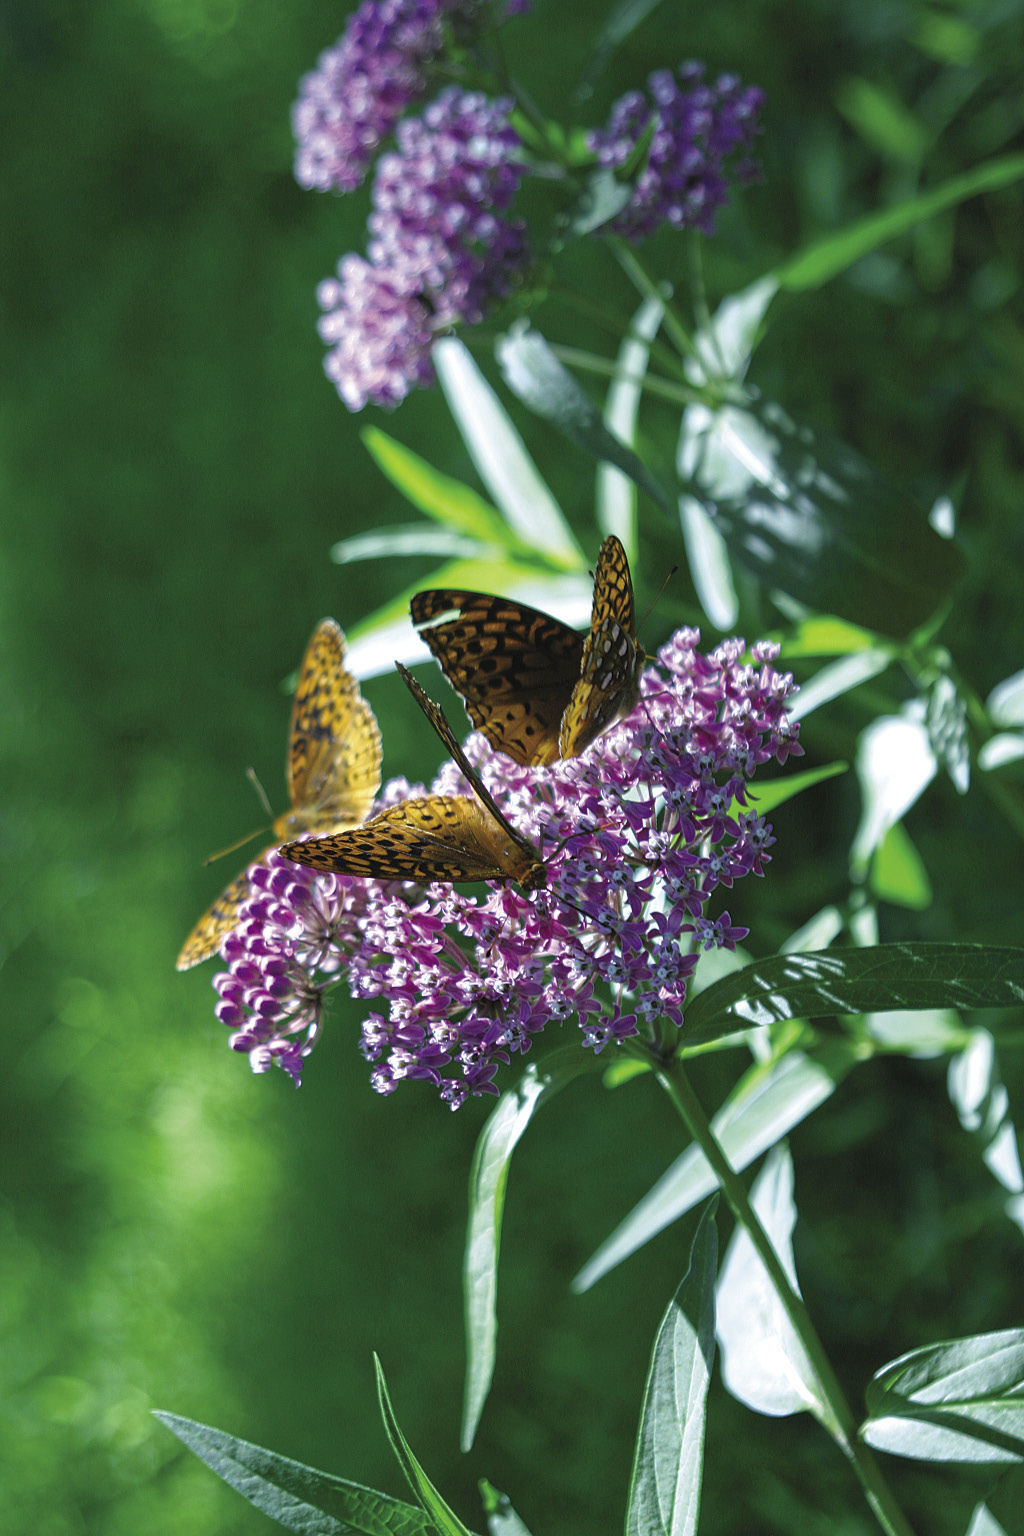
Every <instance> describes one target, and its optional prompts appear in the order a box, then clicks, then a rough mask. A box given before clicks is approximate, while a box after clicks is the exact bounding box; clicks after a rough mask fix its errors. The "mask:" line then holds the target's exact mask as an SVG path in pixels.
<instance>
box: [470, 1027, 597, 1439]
mask: <svg viewBox="0 0 1024 1536" xmlns="http://www.w3.org/2000/svg"><path fill="white" fill-rule="evenodd" d="M598 1069H599V1067H598V1063H597V1062H596V1060H595V1059H594V1058H593V1057H588V1056H585V1055H584V1054H583V1053H582V1052H581V1051H579V1050H577V1049H570V1050H564V1051H556V1052H554V1053H552V1055H551V1056H549V1057H548V1058H547V1060H546V1061H544V1062H543V1063H541V1064H540V1065H538V1064H537V1063H534V1062H531V1063H530V1065H529V1066H528V1067H527V1069H526V1071H525V1072H524V1073H523V1076H522V1078H521V1079H520V1081H519V1083H518V1084H517V1086H516V1087H515V1088H513V1089H510V1090H509V1091H508V1092H506V1093H504V1094H502V1096H501V1098H500V1099H499V1100H498V1103H497V1105H496V1106H495V1108H494V1110H493V1112H492V1113H491V1115H490V1118H489V1119H488V1121H487V1124H486V1125H485V1126H484V1128H483V1130H482V1131H481V1132H480V1137H479V1139H478V1141H477V1144H476V1151H475V1152H474V1154H473V1166H472V1168H471V1169H470V1175H469V1223H468V1225H467V1228H466V1252H465V1256H464V1258H463V1263H462V1286H463V1304H464V1307H465V1317H466V1390H465V1397H464V1402H463V1411H462V1439H461V1443H462V1449H463V1450H464V1451H468V1450H469V1448H470V1446H471V1445H472V1444H473V1437H474V1436H475V1434H476V1430H477V1425H478V1424H479V1422H480V1415H481V1413H482V1412H483V1407H484V1403H485V1402H486V1401H487V1394H488V1392H489V1391H490V1386H491V1378H492V1377H493V1375H494V1358H495V1351H496V1348H497V1337H498V1314H497V1305H496V1302H497V1294H498V1254H499V1252H500V1249H501V1222H502V1217H503V1215H504V1211H505V1184H506V1181H507V1179H508V1170H509V1164H510V1162H511V1160H512V1153H513V1152H514V1151H515V1149H516V1146H517V1145H518V1143H519V1140H520V1138H521V1137H522V1135H523V1132H524V1131H525V1130H526V1127H527V1126H528V1125H529V1123H530V1121H531V1120H532V1119H533V1116H534V1114H535V1113H536V1111H537V1110H538V1109H539V1108H540V1106H541V1105H542V1104H544V1103H546V1102H547V1101H548V1100H549V1099H551V1098H553V1097H554V1095H555V1094H556V1093H558V1092H559V1091H560V1090H561V1089H562V1088H564V1087H565V1086H566V1085H567V1084H568V1083H571V1082H572V1081H573V1080H574V1079H575V1078H577V1077H580V1076H582V1075H583V1074H584V1073H586V1072H592V1071H595V1070H598Z"/></svg>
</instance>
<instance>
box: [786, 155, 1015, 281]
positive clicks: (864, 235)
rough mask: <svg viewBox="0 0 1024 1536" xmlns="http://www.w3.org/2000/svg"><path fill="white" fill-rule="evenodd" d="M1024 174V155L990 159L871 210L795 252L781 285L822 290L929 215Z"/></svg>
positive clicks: (1009, 184)
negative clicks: (895, 202)
mask: <svg viewBox="0 0 1024 1536" xmlns="http://www.w3.org/2000/svg"><path fill="white" fill-rule="evenodd" d="M1022 177H1024V155H1006V156H1004V157H1003V158H1001V159H999V160H989V161H987V162H986V163H985V164H984V165H979V166H978V167H977V168H976V169H975V170H973V171H967V172H965V174H964V175H962V176H954V177H952V178H951V179H950V180H949V181H946V182H943V183H942V184H941V185H940V186H938V187H932V188H931V189H930V190H929V191H927V192H922V193H921V194H920V195H919V196H918V197H912V198H908V199H907V200H906V201H905V202H902V203H897V204H896V206H895V207H894V208H883V209H882V211H881V212H880V213H872V214H868V216H867V217H866V218H863V219H860V220H858V221H857V223H855V224H850V225H848V226H847V227H846V228H845V229H841V230H839V231H838V232H837V233H835V234H833V235H827V236H826V237H825V238H824V239H823V240H821V241H819V242H818V243H817V244H816V245H813V246H811V247H810V248H809V249H807V250H805V251H802V252H800V254H798V255H797V256H794V257H793V259H792V260H791V261H788V262H786V263H785V265H784V266H782V267H780V268H779V269H778V271H777V272H776V274H775V275H776V276H777V278H778V280H779V283H780V285H781V286H782V287H783V288H788V289H801V288H818V287H820V285H821V284H822V283H827V282H828V281H829V280H830V279H831V278H833V277H837V276H838V275H839V273H840V272H845V270H846V269H847V267H850V266H852V265H853V263H854V262H855V261H859V260H860V258H861V257H862V256H866V255H867V253H868V252H869V251H873V250H875V249H876V248H877V247H878V246H880V245H884V244H886V242H887V241H889V240H895V239H896V238H897V236H899V235H902V234H905V233H906V232H907V230H908V229H913V227H914V225H915V224H919V223H921V222H922V221H923V220H924V219H931V218H934V217H935V215H936V214H937V213H942V212H943V210H944V209H946V208H953V207H955V206H956V204H957V203H962V202H965V201H966V200H967V199H968V198H969V197H976V196H978V194H979V193H982V192H994V191H998V189H999V188H1000V187H1008V186H1012V185H1013V183H1014V182H1015V181H1019V180H1021V178H1022Z"/></svg>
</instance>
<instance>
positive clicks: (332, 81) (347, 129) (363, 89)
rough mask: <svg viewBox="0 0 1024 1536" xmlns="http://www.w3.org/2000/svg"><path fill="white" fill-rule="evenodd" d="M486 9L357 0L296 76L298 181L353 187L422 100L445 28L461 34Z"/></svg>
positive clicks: (478, 22)
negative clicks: (331, 41) (312, 62)
mask: <svg viewBox="0 0 1024 1536" xmlns="http://www.w3.org/2000/svg"><path fill="white" fill-rule="evenodd" d="M514 8H516V7H509V8H508V9H509V10H510V11H511V10H512V9H514ZM493 10H494V7H493V6H492V7H488V6H487V5H486V4H482V3H481V0H363V3H362V5H360V7H359V9H358V10H357V11H356V12H355V13H354V14H353V16H352V17H351V18H350V20H349V23H348V26H347V27H346V28H345V32H344V34H343V36H342V37H340V38H339V39H338V42H337V43H336V44H335V46H334V47H333V48H328V49H326V50H325V51H324V52H323V53H322V54H321V55H320V58H319V59H318V61H317V67H316V69H314V70H312V71H311V72H310V73H309V74H308V75H306V76H304V77H303V79H302V80H301V81H300V82H299V99H298V101H297V102H296V103H295V105H294V107H293V108H292V131H293V132H294V134H295V141H296V152H295V179H296V181H297V182H298V183H299V186H300V187H305V188H307V189H308V190H312V189H315V190H316V191H318V192H351V191H352V190H353V189H354V188H355V187H358V186H359V184H360V182H361V181H362V179H363V177H364V176H365V175H366V170H367V167H368V166H369V164H370V162H371V160H372V159H373V157H374V155H375V153H376V152H377V149H378V148H379V146H380V145H381V144H382V143H383V141H384V140H385V139H386V138H387V136H388V134H389V133H390V132H391V130H392V129H393V128H394V126H395V124H396V122H397V121H398V119H399V118H400V117H401V115H402V113H403V112H404V111H405V109H406V107H408V106H411V105H412V104H413V103H414V102H416V101H419V100H421V99H422V97H423V95H424V93H425V91H426V89H427V85H428V81H429V74H430V69H431V66H432V65H433V64H435V63H437V62H439V61H440V60H441V59H442V58H443V56H444V55H445V53H446V51H447V48H448V35H447V32H448V31H449V30H450V32H451V33H453V34H454V35H455V37H456V38H457V39H459V40H461V41H468V40H469V39H471V38H472V36H473V34H474V32H475V31H477V30H479V29H480V27H481V26H482V25H483V24H484V22H485V21H486V18H487V15H488V12H489V11H493Z"/></svg>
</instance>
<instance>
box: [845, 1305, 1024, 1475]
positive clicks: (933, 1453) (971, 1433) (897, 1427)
mask: <svg viewBox="0 0 1024 1536" xmlns="http://www.w3.org/2000/svg"><path fill="white" fill-rule="evenodd" d="M867 1405H868V1410H869V1417H868V1418H867V1419H866V1420H865V1422H864V1424H863V1425H862V1426H861V1435H862V1437H863V1438H864V1439H865V1440H866V1441H867V1442H868V1444H869V1445H873V1446H874V1447H875V1448H876V1449H877V1450H882V1451H890V1452H891V1453H892V1454H893V1455H897V1456H912V1457H914V1458H915V1459H917V1460H919V1461H954V1462H981V1463H1005V1462H1022V1461H1024V1329H1020V1328H1008V1329H1005V1330H1003V1331H1001V1332H999V1333H983V1334H976V1335H974V1336H973V1337H971V1338H966V1339H953V1340H952V1341H950V1342H949V1343H943V1344H929V1345H926V1346H925V1347H924V1348H923V1349H914V1350H911V1351H910V1353H909V1354H906V1355H901V1356H900V1358H899V1359H898V1360H894V1361H893V1362H892V1363H891V1364H890V1365H887V1366H885V1367H883V1369H882V1370H880V1371H878V1372H877V1373H876V1374H875V1375H874V1376H873V1377H872V1379H871V1381H870V1382H869V1383H868V1389H867Z"/></svg>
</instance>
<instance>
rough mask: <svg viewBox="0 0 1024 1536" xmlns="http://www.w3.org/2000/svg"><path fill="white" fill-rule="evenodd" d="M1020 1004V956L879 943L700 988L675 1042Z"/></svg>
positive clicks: (762, 966)
mask: <svg viewBox="0 0 1024 1536" xmlns="http://www.w3.org/2000/svg"><path fill="white" fill-rule="evenodd" d="M1021 1003H1024V949H1011V948H1009V947H1005V948H1004V947H1002V946H997V945H990V944H931V943H904V944H879V945H877V946H876V947H875V948H873V949H822V950H818V951H817V952H815V953H812V954H799V955H776V956H775V957H774V958H773V959H770V960H758V961H755V963H754V964H753V965H747V966H744V968H743V970H742V971H737V972H736V973H735V975H732V976H725V977H723V979H722V980H721V981H717V982H715V984H714V986H711V987H708V989H707V991H706V992H702V993H701V994H700V996H699V997H697V998H695V999H694V1002H693V1003H692V1004H691V1006H690V1007H689V1008H688V1009H687V1010H686V1017H685V1019H684V1021H683V1041H684V1043H685V1044H690V1043H692V1042H695V1041H697V1040H709V1039H714V1038H716V1037H717V1036H719V1035H722V1034H727V1033H728V1032H729V1031H730V1030H733V1029H735V1028H736V1027H737V1025H739V1024H777V1023H779V1022H780V1021H782V1020H784V1019H795V1018H814V1017H834V1016H835V1015H836V1014H847V1013H852V1014H857V1013H878V1012H881V1011H883V1010H886V1009H891V1008H908V1009H914V1008H1011V1007H1019V1006H1020V1005H1021Z"/></svg>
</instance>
